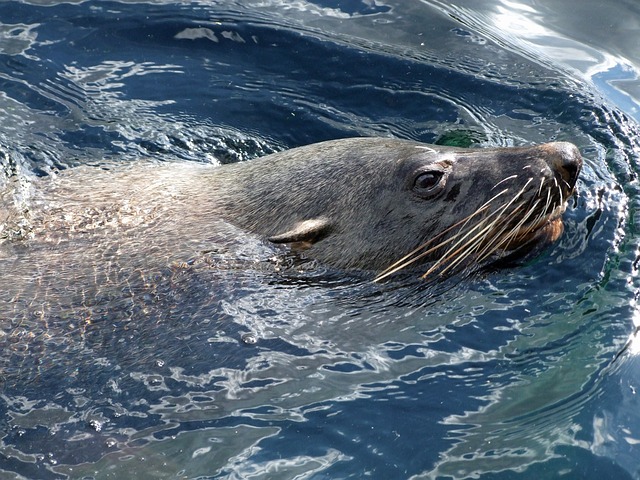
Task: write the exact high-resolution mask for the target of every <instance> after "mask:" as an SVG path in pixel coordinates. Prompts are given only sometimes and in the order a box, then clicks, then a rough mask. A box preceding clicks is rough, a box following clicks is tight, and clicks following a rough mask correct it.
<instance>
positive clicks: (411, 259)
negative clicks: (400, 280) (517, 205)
mask: <svg viewBox="0 0 640 480" xmlns="http://www.w3.org/2000/svg"><path fill="white" fill-rule="evenodd" d="M508 191H509V189H504V190H502V191H500V192H499V193H497V194H496V195H494V196H493V197H491V198H490V199H489V200H487V201H486V202H485V203H484V204H482V205H481V206H480V207H479V208H478V209H477V210H476V211H475V212H473V213H472V214H471V215H469V216H467V217H465V218H463V219H462V220H460V221H459V222H456V223H454V224H453V225H451V226H450V227H448V228H446V229H445V230H443V231H442V232H440V233H439V234H438V235H436V236H434V237H433V238H430V239H429V240H428V241H427V242H425V243H423V244H422V245H420V246H419V247H417V248H415V249H414V250H412V251H411V252H409V253H408V254H407V255H405V256H404V257H402V258H401V259H400V260H398V261H396V262H395V263H393V264H392V265H391V266H389V267H387V268H386V269H385V270H383V271H382V272H381V273H380V274H378V276H377V277H376V278H375V279H374V280H373V281H374V282H379V281H380V280H383V279H384V278H386V277H388V276H390V275H393V274H394V273H396V272H398V271H400V270H402V269H403V268H406V267H408V266H409V265H411V264H413V263H415V262H417V261H418V260H420V259H422V258H424V257H425V256H427V255H429V254H430V253H432V252H433V251H435V250H437V249H439V248H441V247H442V246H444V245H446V244H448V243H450V242H452V241H454V240H455V239H456V238H457V237H458V236H459V235H461V234H462V233H464V227H465V226H466V224H467V223H468V222H469V221H470V220H471V219H472V218H473V217H475V216H476V215H479V214H481V213H482V212H484V211H485V210H487V208H489V205H490V204H491V202H493V201H494V200H496V199H497V198H499V197H500V196H501V195H504V194H505V193H507V192H508ZM459 225H462V227H461V229H460V230H461V231H460V232H458V233H456V234H455V235H453V236H452V237H450V238H448V239H447V240H445V241H443V242H440V243H439V244H437V245H436V246H434V247H431V248H430V249H428V250H426V251H424V252H422V253H420V254H419V255H417V256H414V255H416V254H417V253H418V252H420V251H421V250H423V249H425V248H427V247H428V246H429V245H430V244H432V243H433V242H434V241H435V240H437V239H438V238H440V237H442V236H443V235H445V234H446V233H448V232H449V231H451V230H452V229H454V228H456V227H457V226H459Z"/></svg>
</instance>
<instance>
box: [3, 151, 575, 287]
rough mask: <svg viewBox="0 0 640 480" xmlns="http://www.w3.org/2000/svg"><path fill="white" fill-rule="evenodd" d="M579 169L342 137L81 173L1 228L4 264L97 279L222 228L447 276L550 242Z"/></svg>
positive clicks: (50, 186)
mask: <svg viewBox="0 0 640 480" xmlns="http://www.w3.org/2000/svg"><path fill="white" fill-rule="evenodd" d="M581 165H582V159H581V156H580V153H579V151H578V149H577V148H576V147H575V146H574V145H572V144H570V143H566V142H556V143H548V144H543V145H539V146H533V147H518V148H488V149H459V148H452V147H443V146H434V145H427V144H423V143H418V142H414V141H408V140H397V139H388V138H351V139H342V140H333V141H327V142H322V143H317V144H312V145H308V146H305V147H299V148H294V149H291V150H286V151H282V152H279V153H275V154H272V155H268V156H266V157H264V158H262V159H256V160H252V161H247V162H241V163H237V164H232V165H225V166H222V167H218V166H213V165H201V164H184V163H183V164H162V165H158V164H153V163H150V162H149V163H145V162H141V163H139V164H134V165H130V166H127V167H123V168H118V169H112V170H109V169H96V168H89V167H83V168H79V169H71V170H70V171H65V172H62V173H60V174H58V175H54V176H52V177H51V178H45V179H42V180H41V181H39V182H37V183H36V185H35V186H34V190H35V192H34V193H33V198H32V199H31V200H30V203H29V208H28V212H27V213H24V214H21V215H17V216H16V217H15V218H10V219H8V220H7V221H6V222H5V223H4V225H3V231H2V234H3V236H4V237H5V241H4V245H3V246H2V248H3V249H5V253H4V255H3V256H4V258H5V259H6V258H7V255H11V256H14V255H15V256H19V255H24V254H26V252H28V251H29V250H30V249H33V248H42V246H43V245H44V246H46V252H47V253H44V254H43V253H42V252H41V253H39V255H38V256H39V259H40V260H39V262H40V263H41V262H43V261H46V260H47V258H46V257H47V256H49V257H55V256H59V255H64V256H65V262H66V263H68V264H73V265H75V268H78V269H83V268H85V269H94V268H96V264H97V263H100V262H110V261H111V259H112V258H116V257H117V258H118V259H119V261H120V262H123V261H126V259H130V260H131V261H132V262H134V263H136V265H137V267H136V268H145V266H148V265H150V264H151V263H154V262H158V263H163V262H165V263H166V262H170V261H181V260H183V261H186V260H187V259H188V258H189V256H190V255H193V254H194V253H196V252H197V251H202V250H206V249H207V244H208V243H209V242H210V241H211V238H212V235H218V234H219V232H220V231H224V229H225V227H223V226H222V224H223V223H224V224H229V225H230V226H231V227H227V228H230V229H231V230H233V232H231V230H230V234H232V235H237V234H238V232H242V231H246V232H250V233H253V234H257V235H259V236H261V237H264V238H265V239H267V240H268V241H269V242H271V243H275V244H289V245H291V247H292V248H293V249H295V250H300V251H302V252H303V255H304V256H306V257H309V258H311V259H315V260H318V261H319V262H321V263H323V264H327V265H329V266H333V267H338V268H344V269H365V270H371V271H375V272H378V273H380V272H384V273H383V275H386V274H388V273H390V272H392V271H395V270H398V269H403V268H406V267H408V266H411V267H416V266H420V265H425V264H426V265H427V266H425V267H421V268H423V271H422V273H428V272H440V273H444V274H446V273H447V272H448V271H454V270H455V269H456V268H458V267H460V266H463V265H466V264H468V263H469V262H484V261H487V260H489V259H491V258H494V257H500V256H504V255H506V254H510V253H512V252H514V251H518V250H519V249H525V248H529V247H530V246H531V245H537V244H541V243H547V242H550V241H554V240H556V239H557V238H558V236H559V235H560V233H561V231H562V220H561V215H562V213H563V211H564V208H565V205H566V201H567V199H568V197H569V196H570V195H571V194H572V192H573V190H574V187H575V184H576V181H577V178H578V174H579V172H580V169H581ZM18 217H19V218H18ZM18 224H20V225H21V226H20V231H21V232H22V233H21V234H20V235H16V234H14V233H12V232H15V231H16V229H17V227H16V225H18ZM25 225H26V227H25ZM234 229H237V230H234ZM8 248H9V249H10V250H11V252H10V253H7V252H8V250H7V249H8ZM92 251H93V252H94V253H93V254H91V253H90V252H92ZM13 260H14V261H16V260H17V258H15V259H13ZM83 262H84V263H87V265H83ZM385 269H387V270H386V271H385Z"/></svg>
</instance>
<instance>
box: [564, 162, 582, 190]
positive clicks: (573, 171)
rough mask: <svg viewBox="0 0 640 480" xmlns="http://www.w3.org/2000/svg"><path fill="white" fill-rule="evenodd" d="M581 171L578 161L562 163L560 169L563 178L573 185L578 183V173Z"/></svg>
mask: <svg viewBox="0 0 640 480" xmlns="http://www.w3.org/2000/svg"><path fill="white" fill-rule="evenodd" d="M579 173H580V168H579V166H578V164H577V163H575V162H572V163H565V164H563V165H562V167H561V169H560V175H562V178H563V179H564V180H565V182H567V183H568V184H569V185H571V186H572V187H573V186H574V185H575V184H576V181H577V180H578V174H579Z"/></svg>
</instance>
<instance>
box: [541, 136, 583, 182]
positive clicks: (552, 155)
mask: <svg viewBox="0 0 640 480" xmlns="http://www.w3.org/2000/svg"><path fill="white" fill-rule="evenodd" d="M541 148H542V149H543V150H544V151H545V153H546V154H547V156H546V158H547V164H548V165H549V166H550V167H551V169H552V170H553V171H554V172H555V173H556V175H558V176H559V177H560V178H561V179H562V180H564V182H562V183H563V187H566V189H567V191H569V192H571V191H573V188H574V187H575V185H576V182H577V181H578V176H579V175H580V170H581V169H582V155H580V150H578V147H576V146H575V145H574V144H573V143H569V142H553V143H547V144H545V145H541Z"/></svg>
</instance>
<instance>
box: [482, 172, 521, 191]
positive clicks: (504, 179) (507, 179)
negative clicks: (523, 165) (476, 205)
mask: <svg viewBox="0 0 640 480" xmlns="http://www.w3.org/2000/svg"><path fill="white" fill-rule="evenodd" d="M514 178H518V175H511V176H510V177H506V178H503V179H502V180H500V181H499V182H498V183H496V184H495V185H494V186H493V187H491V190H489V191H492V190H493V189H494V188H496V187H497V186H498V185H500V184H501V183H504V182H506V181H509V180H513V179H514Z"/></svg>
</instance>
